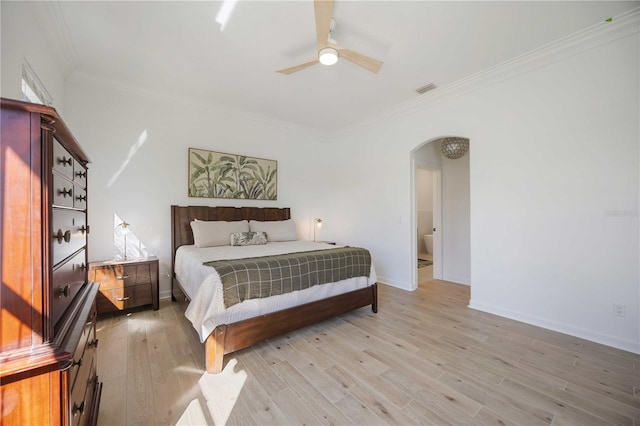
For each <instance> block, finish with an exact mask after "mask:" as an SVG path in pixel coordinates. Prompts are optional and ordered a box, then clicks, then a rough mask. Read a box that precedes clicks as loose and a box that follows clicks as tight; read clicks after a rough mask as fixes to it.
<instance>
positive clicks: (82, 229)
mask: <svg viewBox="0 0 640 426" xmlns="http://www.w3.org/2000/svg"><path fill="white" fill-rule="evenodd" d="M84 199H85V201H86V199H87V197H84ZM80 232H81V233H83V234H84V233H85V232H89V227H88V226H84V225H82V226H81V227H80Z"/></svg>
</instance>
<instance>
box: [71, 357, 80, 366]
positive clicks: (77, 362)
mask: <svg viewBox="0 0 640 426" xmlns="http://www.w3.org/2000/svg"><path fill="white" fill-rule="evenodd" d="M76 365H77V366H78V367H82V358H80V359H79V360H77V361H76V360H75V359H74V360H73V363H72V364H71V367H75V366H76Z"/></svg>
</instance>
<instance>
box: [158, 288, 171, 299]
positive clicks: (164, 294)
mask: <svg viewBox="0 0 640 426" xmlns="http://www.w3.org/2000/svg"><path fill="white" fill-rule="evenodd" d="M159 297H160V300H167V299H169V300H171V290H164V291H161V292H160V295H159Z"/></svg>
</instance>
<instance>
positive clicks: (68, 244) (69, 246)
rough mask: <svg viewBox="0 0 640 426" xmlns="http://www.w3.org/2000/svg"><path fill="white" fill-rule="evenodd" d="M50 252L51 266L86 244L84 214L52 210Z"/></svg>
mask: <svg viewBox="0 0 640 426" xmlns="http://www.w3.org/2000/svg"><path fill="white" fill-rule="evenodd" d="M52 222H53V226H52V230H53V233H52V235H51V238H52V239H53V242H52V244H51V250H52V251H53V264H54V265H57V264H58V263H60V261H62V260H64V259H66V258H67V257H69V256H71V255H72V254H73V253H75V252H77V251H78V250H80V249H81V248H82V247H84V246H85V245H86V243H87V236H86V235H87V233H86V230H87V227H86V226H87V225H86V214H85V213H84V212H78V211H73V210H62V209H53V221H52Z"/></svg>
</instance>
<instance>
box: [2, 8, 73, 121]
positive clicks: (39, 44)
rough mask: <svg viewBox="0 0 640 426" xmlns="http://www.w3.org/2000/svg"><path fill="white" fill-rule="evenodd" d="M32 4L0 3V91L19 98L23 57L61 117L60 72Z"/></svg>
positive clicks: (62, 92) (20, 94)
mask: <svg viewBox="0 0 640 426" xmlns="http://www.w3.org/2000/svg"><path fill="white" fill-rule="evenodd" d="M32 7H33V6H32V5H31V4H30V2H20V1H3V2H0V13H1V15H2V16H1V17H0V21H1V22H2V25H1V29H0V32H1V39H2V51H1V55H0V64H1V67H2V68H1V72H0V74H1V77H0V94H1V95H2V97H4V98H10V99H18V100H21V99H22V63H23V59H26V60H27V62H28V63H29V64H30V65H31V67H32V68H33V70H34V71H35V72H36V74H37V75H38V78H39V79H40V81H41V82H42V84H44V86H45V87H46V89H47V91H48V92H49V94H50V95H51V97H52V98H53V106H54V107H55V108H56V110H57V111H58V112H59V113H60V114H61V115H62V116H63V117H64V115H63V113H64V100H65V99H64V79H65V76H64V71H63V68H62V67H61V66H60V64H59V63H58V62H57V60H56V58H55V57H54V55H53V54H52V53H51V49H50V48H49V46H48V45H47V42H46V40H45V39H44V37H43V36H42V32H41V31H40V27H39V25H38V23H37V21H36V18H35V14H34V13H32V12H33V9H32Z"/></svg>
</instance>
